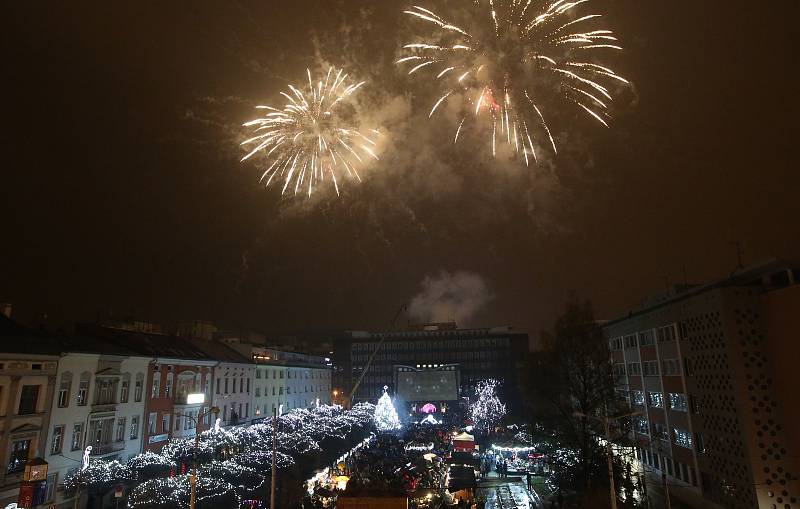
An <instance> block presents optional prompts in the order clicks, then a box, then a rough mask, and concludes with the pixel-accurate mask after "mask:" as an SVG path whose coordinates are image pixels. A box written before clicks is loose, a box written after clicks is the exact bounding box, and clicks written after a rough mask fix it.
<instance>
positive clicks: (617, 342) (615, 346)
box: [608, 338, 622, 351]
mask: <svg viewBox="0 0 800 509" xmlns="http://www.w3.org/2000/svg"><path fill="white" fill-rule="evenodd" d="M608 347H609V348H610V349H611V350H612V351H616V350H622V338H613V339H612V340H611V341H609V342H608Z"/></svg>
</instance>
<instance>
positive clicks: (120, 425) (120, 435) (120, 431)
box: [116, 417, 127, 442]
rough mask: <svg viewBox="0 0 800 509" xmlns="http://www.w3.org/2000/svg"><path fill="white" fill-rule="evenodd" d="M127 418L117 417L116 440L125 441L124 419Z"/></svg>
mask: <svg viewBox="0 0 800 509" xmlns="http://www.w3.org/2000/svg"><path fill="white" fill-rule="evenodd" d="M126 420H127V418H125V417H120V418H118V419H117V436H116V438H117V442H124V441H125V428H126V426H125V424H126V423H125V421H126Z"/></svg>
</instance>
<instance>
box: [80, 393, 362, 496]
mask: <svg viewBox="0 0 800 509" xmlns="http://www.w3.org/2000/svg"><path fill="white" fill-rule="evenodd" d="M374 413H375V406H374V405H371V404H369V403H362V404H358V405H355V406H354V407H353V408H352V409H351V410H343V409H342V407H340V406H329V405H321V406H319V407H315V408H312V409H311V410H306V409H296V410H292V411H290V412H288V413H287V414H285V415H282V416H280V417H278V426H277V428H278V432H277V435H276V439H277V440H276V441H277V442H278V443H279V447H278V451H277V455H276V466H277V468H278V469H280V470H284V469H288V468H291V467H292V466H293V465H295V463H297V462H300V461H303V462H304V464H308V462H312V463H313V461H314V460H315V459H316V458H318V457H320V454H319V453H320V452H323V451H324V452H330V453H334V454H341V453H342V452H344V451H346V450H347V449H348V448H349V447H352V445H353V444H354V443H358V442H360V441H361V440H362V439H363V438H364V436H365V435H367V434H369V433H370V432H371V431H372V430H373V415H374ZM272 433H273V431H272V425H267V424H254V425H252V426H247V427H234V428H216V427H215V428H213V429H211V430H207V431H204V432H203V433H201V434H200V438H199V444H198V446H197V447H196V448H195V446H194V439H174V440H170V442H168V443H167V444H166V445H165V446H164V447H163V448H162V450H161V452H160V453H153V452H150V451H147V452H144V453H142V454H139V455H137V456H135V457H133V458H131V459H130V460H129V461H128V463H127V464H123V463H120V462H119V461H105V460H102V459H97V460H93V461H92V462H91V463H90V464H89V466H88V467H87V468H85V469H83V470H78V471H76V472H75V473H74V474H73V475H70V476H67V477H66V478H65V480H64V488H65V490H66V491H67V492H68V493H72V492H75V491H76V490H77V489H89V490H95V491H98V492H103V491H105V490H108V489H110V487H111V486H114V485H117V484H126V485H131V484H135V486H134V487H133V488H132V489H131V491H130V494H129V497H128V507H130V508H137V507H148V508H156V507H172V508H174V507H180V508H185V507H188V500H189V490H190V484H189V476H188V473H187V472H188V468H189V465H191V462H192V459H193V458H194V459H195V460H196V461H197V463H198V480H197V483H198V484H197V497H198V498H197V499H198V500H206V499H207V500H213V505H214V506H220V507H223V506H224V507H228V506H231V507H239V504H240V501H241V500H242V499H244V498H248V497H250V498H251V497H252V495H253V494H254V493H256V492H258V491H259V490H260V489H261V488H262V487H263V485H264V484H265V483H268V482H269V480H268V479H267V478H266V477H265V476H264V475H263V472H265V471H268V470H269V467H270V466H271V464H272V450H271V444H272ZM326 447H327V448H329V449H328V450H326ZM195 455H196V458H195V457H194V456H195Z"/></svg>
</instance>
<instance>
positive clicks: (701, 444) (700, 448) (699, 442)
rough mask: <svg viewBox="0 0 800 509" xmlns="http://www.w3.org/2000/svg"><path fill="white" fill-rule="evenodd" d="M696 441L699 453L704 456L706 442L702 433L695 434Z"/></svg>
mask: <svg viewBox="0 0 800 509" xmlns="http://www.w3.org/2000/svg"><path fill="white" fill-rule="evenodd" d="M694 437H695V440H696V441H697V453H698V454H703V453H705V452H706V442H705V440H703V434H702V433H695V434H694Z"/></svg>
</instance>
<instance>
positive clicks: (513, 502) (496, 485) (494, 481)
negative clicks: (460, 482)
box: [478, 472, 540, 509]
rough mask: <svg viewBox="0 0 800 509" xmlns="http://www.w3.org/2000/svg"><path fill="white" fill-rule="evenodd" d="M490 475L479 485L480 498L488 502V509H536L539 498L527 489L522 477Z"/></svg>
mask: <svg viewBox="0 0 800 509" xmlns="http://www.w3.org/2000/svg"><path fill="white" fill-rule="evenodd" d="M493 474H494V472H492V473H491V474H490V476H489V477H488V478H485V479H482V480H481V481H480V482H479V483H478V496H479V497H482V498H484V500H486V509H534V508H536V507H539V506H540V504H539V503H537V501H538V496H537V495H536V494H535V493H530V492H528V490H527V489H526V486H525V481H524V480H523V479H522V478H520V477H505V478H500V477H497V476H496V475H493Z"/></svg>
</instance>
